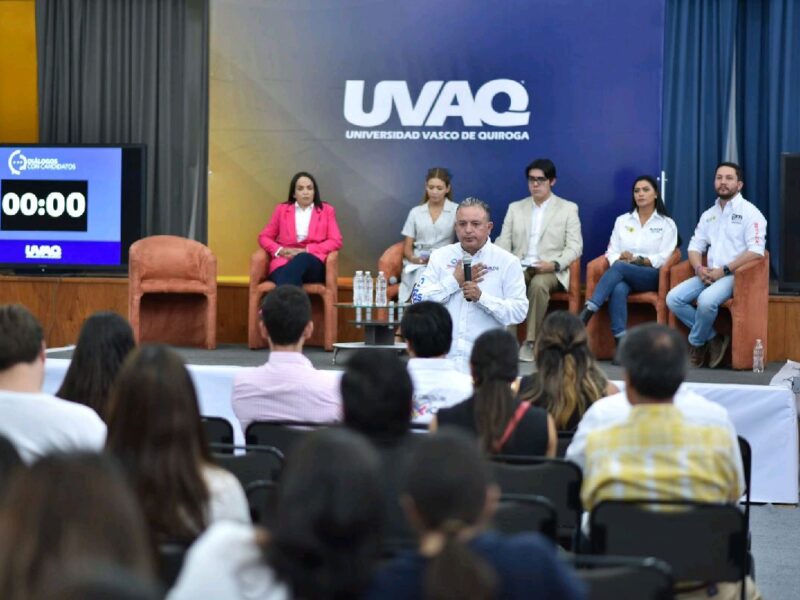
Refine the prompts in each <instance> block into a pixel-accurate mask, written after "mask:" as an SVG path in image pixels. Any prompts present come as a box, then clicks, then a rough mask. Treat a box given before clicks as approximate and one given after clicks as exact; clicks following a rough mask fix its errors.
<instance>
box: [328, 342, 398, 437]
mask: <svg viewBox="0 0 800 600" xmlns="http://www.w3.org/2000/svg"><path fill="white" fill-rule="evenodd" d="M341 391H342V408H343V412H344V424H345V425H347V427H350V428H351V429H354V430H356V431H358V432H360V433H363V434H364V435H366V436H367V437H369V438H370V439H371V440H373V441H374V442H378V443H389V444H391V443H394V442H395V441H397V440H398V439H399V438H401V437H403V436H404V435H405V434H406V433H408V429H409V424H410V423H411V408H412V400H411V399H412V395H413V388H412V385H411V377H410V376H409V374H408V371H407V370H406V367H405V365H404V364H403V363H402V362H401V361H400V359H399V358H398V357H397V355H396V354H395V353H394V352H391V351H380V350H359V351H357V352H355V353H354V354H353V356H352V357H351V358H350V360H348V361H347V365H345V369H344V374H343V375H342V382H341Z"/></svg>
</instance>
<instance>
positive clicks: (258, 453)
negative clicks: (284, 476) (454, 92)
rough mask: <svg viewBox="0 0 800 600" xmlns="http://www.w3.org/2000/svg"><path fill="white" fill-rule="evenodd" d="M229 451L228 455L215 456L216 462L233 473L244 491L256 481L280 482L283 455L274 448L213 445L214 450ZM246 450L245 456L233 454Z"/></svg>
mask: <svg viewBox="0 0 800 600" xmlns="http://www.w3.org/2000/svg"><path fill="white" fill-rule="evenodd" d="M220 449H221V450H228V452H227V453H225V454H223V453H219V454H216V453H215V454H214V461H215V462H216V463H217V465H219V466H220V467H222V468H223V469H225V470H227V471H230V472H231V473H233V474H234V475H235V476H236V478H237V479H238V480H239V483H241V484H242V488H243V489H247V486H248V485H249V484H251V483H252V482H254V481H261V480H268V481H278V480H279V479H280V476H281V470H282V469H283V453H282V452H281V451H280V450H278V449H277V448H273V447H272V446H233V445H231V446H227V445H221V444H214V445H212V450H214V451H215V452H216V451H217V450H220ZM235 450H244V451H245V454H236V455H234V454H233V451H235Z"/></svg>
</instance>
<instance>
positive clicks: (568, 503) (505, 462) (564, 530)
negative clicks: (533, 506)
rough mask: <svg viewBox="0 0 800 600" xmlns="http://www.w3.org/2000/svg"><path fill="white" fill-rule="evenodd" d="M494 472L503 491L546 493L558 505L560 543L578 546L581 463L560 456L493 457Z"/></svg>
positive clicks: (507, 492) (511, 492)
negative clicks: (579, 464)
mask: <svg viewBox="0 0 800 600" xmlns="http://www.w3.org/2000/svg"><path fill="white" fill-rule="evenodd" d="M491 465H492V471H493V473H494V478H495V481H496V482H497V484H498V485H499V486H500V490H501V492H502V494H503V495H504V496H505V495H507V494H525V495H532V496H544V497H545V498H547V499H548V500H550V502H552V503H553V506H555V508H556V513H557V515H558V533H557V537H558V542H559V544H561V545H562V546H564V547H565V548H566V549H568V550H569V549H571V548H574V547H575V546H576V543H575V542H576V536H577V534H578V532H579V531H580V524H581V514H582V512H583V509H582V506H581V483H582V482H583V474H582V473H581V469H580V467H578V465H576V464H574V463H572V462H569V461H566V460H563V459H560V458H541V457H527V456H501V455H497V456H493V457H492V462H491Z"/></svg>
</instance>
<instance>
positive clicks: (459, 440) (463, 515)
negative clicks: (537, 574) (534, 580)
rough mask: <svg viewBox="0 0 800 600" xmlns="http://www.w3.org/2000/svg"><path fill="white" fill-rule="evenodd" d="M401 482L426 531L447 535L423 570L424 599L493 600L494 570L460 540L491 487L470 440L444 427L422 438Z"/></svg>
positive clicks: (477, 515)
mask: <svg viewBox="0 0 800 600" xmlns="http://www.w3.org/2000/svg"><path fill="white" fill-rule="evenodd" d="M405 479H406V481H405V485H404V487H403V491H404V493H405V494H406V495H407V496H408V497H409V498H410V499H411V500H412V501H413V502H414V508H415V509H416V513H417V515H418V516H419V519H420V521H421V524H422V527H423V528H424V530H425V531H439V532H441V533H442V534H444V536H445V544H444V547H443V548H442V550H441V552H439V554H437V555H436V556H435V557H433V558H432V559H431V560H430V562H429V563H428V567H427V569H426V572H425V583H424V589H425V598H428V599H433V598H437V599H438V598H442V599H444V598H492V597H493V594H492V592H493V591H494V588H495V586H496V574H495V573H494V570H493V569H491V567H489V565H487V563H486V562H485V561H484V560H482V559H481V558H480V557H479V556H477V555H476V554H475V553H474V552H473V551H472V550H471V549H470V548H469V546H467V545H466V544H465V543H464V542H463V541H462V540H460V539H459V537H458V534H459V533H460V532H461V530H462V529H464V528H467V527H471V526H474V525H477V524H478V523H479V521H480V519H481V516H482V515H483V514H484V507H485V506H486V492H487V489H488V487H489V485H490V484H491V475H490V471H489V468H488V466H487V465H486V463H485V461H484V460H483V457H482V456H481V453H480V451H479V449H478V447H477V446H476V445H475V442H474V440H473V439H472V438H470V437H469V436H467V435H466V434H465V433H463V432H461V431H457V430H455V429H451V428H447V427H445V428H443V429H441V430H440V431H439V432H437V433H435V434H431V435H428V436H425V438H424V439H422V440H420V441H419V443H418V444H416V445H415V447H414V449H413V450H412V451H411V455H410V457H409V462H408V468H407V472H406V478H405Z"/></svg>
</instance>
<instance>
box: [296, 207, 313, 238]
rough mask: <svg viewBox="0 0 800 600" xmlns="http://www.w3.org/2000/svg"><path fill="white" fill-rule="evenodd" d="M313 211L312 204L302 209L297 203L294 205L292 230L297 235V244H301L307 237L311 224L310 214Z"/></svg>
mask: <svg viewBox="0 0 800 600" xmlns="http://www.w3.org/2000/svg"><path fill="white" fill-rule="evenodd" d="M313 211H314V205H313V204H311V205H309V206H307V207H306V208H303V207H302V206H300V203H299V202H295V203H294V230H295V232H296V233H297V241H298V242H302V241H303V240H304V239H306V238H307V237H308V226H309V225H310V224H311V213H312V212H313Z"/></svg>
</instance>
